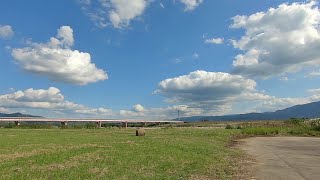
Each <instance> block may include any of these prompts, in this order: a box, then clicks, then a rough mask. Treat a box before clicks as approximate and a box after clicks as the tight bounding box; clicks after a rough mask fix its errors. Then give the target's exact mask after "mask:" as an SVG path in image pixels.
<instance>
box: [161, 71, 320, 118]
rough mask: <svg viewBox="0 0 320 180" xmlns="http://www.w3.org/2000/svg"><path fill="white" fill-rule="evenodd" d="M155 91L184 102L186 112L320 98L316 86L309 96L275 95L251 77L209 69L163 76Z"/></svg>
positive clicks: (277, 105)
mask: <svg viewBox="0 0 320 180" xmlns="http://www.w3.org/2000/svg"><path fill="white" fill-rule="evenodd" d="M311 91H312V90H310V92H311ZM156 93H157V94H161V95H163V96H165V97H166V98H167V101H169V102H171V103H174V104H181V105H182V106H176V107H181V108H182V109H181V112H183V114H184V115H222V114H227V113H235V112H237V111H235V110H236V109H241V112H244V111H245V112H257V111H259V112H262V111H272V110H277V109H281V108H286V107H289V106H292V105H296V104H304V103H309V102H312V101H317V100H320V95H319V93H315V90H313V91H312V93H313V94H312V95H311V96H307V97H295V98H287V97H284V98H282V97H275V96H270V95H267V94H265V93H262V92H259V91H258V90H256V82H255V81H254V80H252V79H248V78H245V77H243V76H241V75H232V74H228V73H221V72H206V71H195V72H191V73H190V74H188V75H183V76H179V77H175V78H169V79H166V80H163V81H161V82H160V83H159V85H158V90H157V91H156ZM244 104H246V107H244V106H243V105H244ZM237 106H238V107H237ZM168 110H169V109H166V111H168ZM158 111H160V112H163V111H165V110H164V109H163V108H162V109H158ZM173 112H174V111H173Z"/></svg>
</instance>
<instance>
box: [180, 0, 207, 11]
mask: <svg viewBox="0 0 320 180" xmlns="http://www.w3.org/2000/svg"><path fill="white" fill-rule="evenodd" d="M180 2H181V3H183V4H184V5H185V9H184V11H193V10H194V9H195V8H196V7H198V6H199V5H200V4H201V3H202V2H203V0H180Z"/></svg>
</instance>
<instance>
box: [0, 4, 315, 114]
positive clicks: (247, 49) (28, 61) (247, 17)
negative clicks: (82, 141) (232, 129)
mask: <svg viewBox="0 0 320 180" xmlns="http://www.w3.org/2000/svg"><path fill="white" fill-rule="evenodd" d="M270 8H273V9H270ZM259 12H260V13H259ZM0 17H1V18H0V67H1V71H0V82H1V83H0V111H1V112H17V111H20V112H24V113H32V114H37V115H43V116H48V117H75V116H80V117H87V116H88V117H106V118H108V117H112V118H161V119H168V118H175V117H176V111H177V110H180V111H181V112H182V115H183V116H192V115H222V114H233V113H245V112H261V111H272V110H277V109H281V108H285V107H289V106H292V105H295V104H302V103H308V102H311V101H318V100H319V99H320V94H319V92H320V90H319V89H318V88H320V87H319V86H318V82H319V76H320V69H319V66H318V64H319V62H320V60H319V59H320V58H318V57H319V56H320V53H318V52H317V51H318V49H317V48H318V46H320V34H319V30H318V24H319V23H320V12H319V10H318V2H316V1H254V0H248V1H245V2H244V1H240V0H225V1H209V0H175V1H174V0H166V1H164V0H163V1H158V0H132V1H128V0H70V1H62V0H57V1H45V2H44V1H43V2H40V1H28V2H27V1H21V0H20V1H18V0H10V1H9V0H8V1H3V2H2V5H1V6H0ZM50 38H51V39H50Z"/></svg>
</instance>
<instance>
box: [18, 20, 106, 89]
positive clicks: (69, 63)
mask: <svg viewBox="0 0 320 180" xmlns="http://www.w3.org/2000/svg"><path fill="white" fill-rule="evenodd" d="M73 43H74V38H73V30H72V29H71V27H69V26H62V27H60V29H58V33H57V36H56V37H51V38H50V40H49V42H47V43H29V46H28V47H24V48H14V49H13V50H12V57H13V58H14V59H15V61H16V62H17V64H18V65H19V66H20V67H21V68H22V69H24V70H25V71H27V72H31V73H35V74H38V75H42V76H46V77H48V78H49V79H51V80H54V81H59V82H65V83H71V84H77V85H86V84H89V83H94V82H97V81H102V80H106V79H108V76H107V74H106V72H105V71H104V70H102V69H98V68H97V67H96V65H95V64H94V63H92V62H91V56H90V54H89V53H86V52H80V51H78V50H72V49H71V47H72V46H73Z"/></svg>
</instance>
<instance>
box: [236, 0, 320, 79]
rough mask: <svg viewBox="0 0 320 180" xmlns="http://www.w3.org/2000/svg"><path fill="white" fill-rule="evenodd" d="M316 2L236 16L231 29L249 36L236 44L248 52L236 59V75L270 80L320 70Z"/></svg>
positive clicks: (318, 21)
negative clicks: (300, 71)
mask: <svg viewBox="0 0 320 180" xmlns="http://www.w3.org/2000/svg"><path fill="white" fill-rule="evenodd" d="M316 4H317V3H316V1H309V2H307V3H293V4H281V5H279V6H278V7H277V8H270V9H269V10H268V11H266V12H258V13H255V14H252V15H250V16H235V17H233V24H232V25H231V28H242V29H244V30H245V34H244V35H243V36H242V37H241V39H239V40H233V46H234V47H235V48H238V49H240V50H242V51H243V52H244V54H239V55H238V56H236V58H235V60H234V62H233V66H234V71H233V72H234V73H238V74H242V75H243V76H249V77H262V78H267V77H270V76H273V75H281V74H284V73H286V72H287V73H292V72H296V71H299V70H301V69H302V68H308V67H311V66H318V65H319V63H320V58H319V57H320V51H319V49H320V34H319V24H320V11H319V9H318V6H317V5H316Z"/></svg>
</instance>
